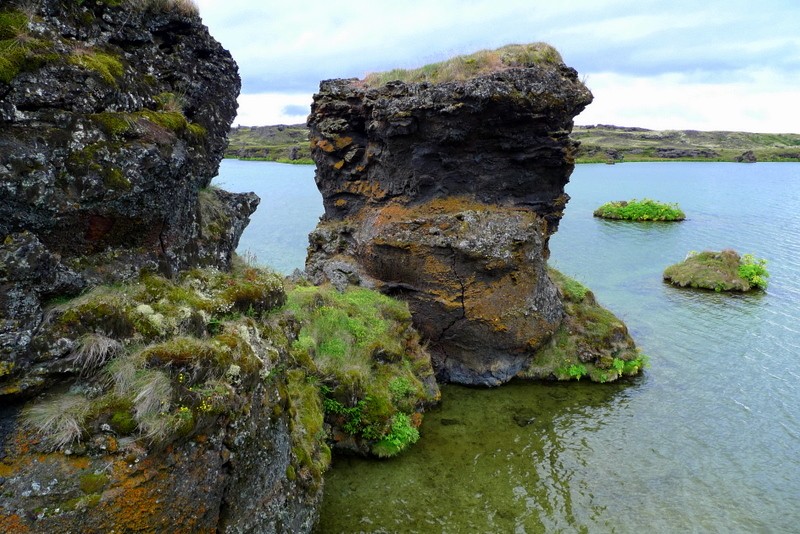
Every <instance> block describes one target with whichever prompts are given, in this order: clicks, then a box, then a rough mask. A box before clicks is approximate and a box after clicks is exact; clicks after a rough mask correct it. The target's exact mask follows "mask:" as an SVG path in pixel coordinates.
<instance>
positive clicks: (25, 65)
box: [0, 10, 59, 83]
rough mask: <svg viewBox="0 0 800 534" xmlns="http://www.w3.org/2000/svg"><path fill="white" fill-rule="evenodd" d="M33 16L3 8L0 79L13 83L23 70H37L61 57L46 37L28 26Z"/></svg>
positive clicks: (0, 20) (0, 13)
mask: <svg viewBox="0 0 800 534" xmlns="http://www.w3.org/2000/svg"><path fill="white" fill-rule="evenodd" d="M29 23H30V16H29V15H27V14H25V13H23V12H21V11H17V10H3V11H0V81H2V82H5V83H11V81H12V80H13V79H14V78H16V77H17V75H18V74H19V73H20V72H25V71H32V70H35V69H37V68H39V67H41V66H42V65H45V64H46V63H49V62H51V61H56V60H58V59H59V57H58V54H56V53H54V52H53V51H52V49H51V48H52V47H51V46H49V45H48V43H47V42H46V41H43V40H41V39H37V38H35V37H34V36H33V35H31V33H30V30H29V28H28V26H29Z"/></svg>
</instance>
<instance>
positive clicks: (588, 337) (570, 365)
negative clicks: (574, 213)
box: [519, 268, 645, 382]
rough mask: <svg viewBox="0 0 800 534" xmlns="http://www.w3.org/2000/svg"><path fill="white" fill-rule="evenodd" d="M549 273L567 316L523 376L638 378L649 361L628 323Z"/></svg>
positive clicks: (569, 280)
mask: <svg viewBox="0 0 800 534" xmlns="http://www.w3.org/2000/svg"><path fill="white" fill-rule="evenodd" d="M548 274H549V275H550V278H551V279H552V280H553V282H555V284H556V286H557V287H558V288H559V291H560V292H561V295H562V297H563V298H562V300H563V303H564V309H565V312H566V316H565V318H564V320H563V322H562V324H561V326H560V327H559V328H558V330H557V331H556V333H555V334H554V335H553V337H552V338H551V339H550V342H549V343H547V344H546V345H545V347H543V348H542V349H540V350H539V351H537V352H536V354H534V356H533V359H532V360H531V363H530V364H529V365H528V367H527V368H526V369H524V370H523V371H522V372H521V373H520V374H519V376H520V377H521V378H529V379H545V380H547V379H556V380H580V379H581V378H583V377H587V378H589V379H590V380H592V381H594V382H611V381H614V380H617V379H618V378H620V377H622V376H629V375H635V374H638V373H639V372H640V371H641V369H642V368H643V367H644V365H645V357H644V356H643V355H642V354H641V353H640V352H639V351H638V350H637V349H636V347H635V345H634V343H633V340H632V339H631V338H630V336H629V335H628V330H627V328H626V327H625V324H624V323H623V322H622V321H620V320H619V319H618V318H617V317H616V316H615V315H614V314H613V313H611V312H610V311H609V310H607V309H605V308H603V307H602V306H600V305H599V304H598V303H597V300H596V299H595V297H594V294H593V293H592V292H591V291H590V290H589V289H587V288H586V287H585V286H583V285H582V284H581V283H580V282H577V281H576V280H574V279H572V278H569V277H568V276H566V275H564V274H562V273H560V272H559V271H557V270H555V269H552V268H550V269H548Z"/></svg>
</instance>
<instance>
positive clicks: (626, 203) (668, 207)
mask: <svg viewBox="0 0 800 534" xmlns="http://www.w3.org/2000/svg"><path fill="white" fill-rule="evenodd" d="M594 216H595V217H600V218H603V219H616V220H622V221H682V220H684V219H686V214H685V213H684V212H683V210H681V209H680V208H679V207H678V205H677V204H667V203H664V202H658V201H656V200H652V199H649V198H645V199H642V200H636V199H633V200H618V201H613V202H607V203H605V204H603V205H602V206H600V207H599V208H597V209H596V210H595V211H594Z"/></svg>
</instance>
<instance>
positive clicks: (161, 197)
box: [0, 0, 254, 273]
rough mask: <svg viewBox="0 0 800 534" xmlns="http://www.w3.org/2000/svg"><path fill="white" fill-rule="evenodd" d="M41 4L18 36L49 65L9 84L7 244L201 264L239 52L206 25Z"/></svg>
mask: <svg viewBox="0 0 800 534" xmlns="http://www.w3.org/2000/svg"><path fill="white" fill-rule="evenodd" d="M14 3H15V2H12V5H13V4H14ZM26 3H27V2H26ZM39 4H40V7H39V8H38V9H37V10H36V11H35V13H34V14H32V15H30V16H29V15H27V14H26V15H25V17H26V20H27V22H26V24H25V26H24V27H23V28H21V29H19V30H18V32H17V33H18V34H19V35H20V37H19V38H20V39H23V40H24V41H30V42H35V43H37V44H36V45H35V47H34V45H30V46H31V50H30V51H29V52H28V54H29V56H31V57H33V58H36V61H35V62H34V61H33V60H31V61H29V62H28V63H26V64H24V65H23V66H21V67H20V71H19V72H18V73H17V74H16V76H14V77H13V78H12V79H11V80H9V81H8V82H7V83H4V82H2V81H0V94H2V101H3V103H2V109H1V111H0V120H1V121H2V123H0V124H2V127H1V128H0V198H1V199H2V201H1V202H0V235H8V234H12V233H15V232H19V231H23V230H27V231H30V232H32V233H34V234H36V236H37V237H38V238H39V240H40V241H41V242H42V243H43V244H44V245H45V246H46V247H47V248H48V249H50V250H51V251H53V252H55V253H59V254H61V255H62V258H63V259H64V261H69V259H70V258H74V257H77V256H80V257H85V256H91V255H93V254H98V253H102V252H105V251H106V250H108V249H109V248H123V249H137V256H138V257H139V258H138V261H137V263H138V265H139V266H144V265H148V264H151V263H152V264H155V265H157V266H158V267H159V268H160V269H161V270H162V271H163V272H166V273H174V272H177V271H179V270H181V269H183V268H186V267H187V266H190V265H194V264H196V263H197V260H198V257H199V256H203V254H204V253H203V251H201V250H198V248H197V247H196V245H195V243H194V241H195V239H196V238H197V237H198V231H199V227H198V225H197V210H198V201H197V192H198V190H199V189H201V188H203V187H207V186H208V185H209V183H210V181H211V179H212V178H213V177H214V176H215V175H216V173H217V169H218V166H219V161H220V159H221V158H222V154H223V150H224V148H225V145H226V135H227V132H228V129H229V126H230V123H231V121H232V120H233V117H234V115H235V113H236V96H237V95H238V92H239V87H240V82H239V77H238V74H237V69H236V64H235V63H234V61H233V59H232V58H231V57H230V54H229V53H228V52H227V51H226V50H224V49H223V48H222V47H221V46H220V44H219V43H218V42H216V41H215V40H214V39H213V38H212V37H210V36H209V34H208V32H207V30H206V28H205V27H204V26H203V25H202V23H201V21H200V19H199V18H198V17H197V16H196V15H187V14H182V13H180V12H178V11H174V10H166V11H152V10H146V11H145V10H141V9H134V8H124V7H122V8H119V7H116V8H115V7H109V6H107V5H106V3H100V2H85V3H84V4H83V6H78V5H77V3H65V2H58V1H55V0H46V1H44V2H41V3H39ZM20 46H25V45H20ZM31 65H38V68H31ZM253 207H254V206H253ZM130 261H131V258H127V259H126V263H130ZM103 263H107V261H104V262H103ZM222 266H224V263H223V265H222Z"/></svg>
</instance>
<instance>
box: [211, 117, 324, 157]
mask: <svg viewBox="0 0 800 534" xmlns="http://www.w3.org/2000/svg"><path fill="white" fill-rule="evenodd" d="M225 157H226V158H236V159H253V160H263V161H277V162H280V163H308V164H313V163H314V162H313V161H312V160H311V146H310V145H309V142H308V128H306V125H305V124H293V125H289V126H286V125H284V124H278V125H275V126H252V127H251V126H239V127H236V128H231V133H230V135H229V136H228V148H227V150H226V151H225Z"/></svg>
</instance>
